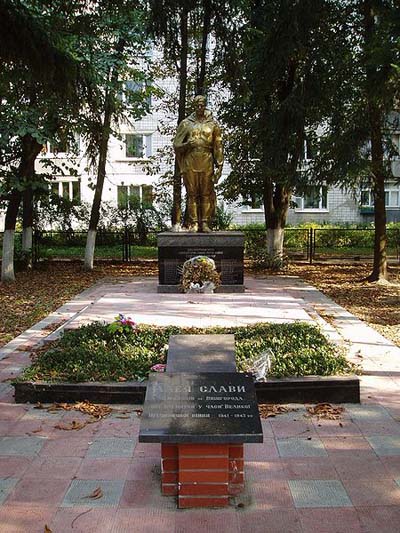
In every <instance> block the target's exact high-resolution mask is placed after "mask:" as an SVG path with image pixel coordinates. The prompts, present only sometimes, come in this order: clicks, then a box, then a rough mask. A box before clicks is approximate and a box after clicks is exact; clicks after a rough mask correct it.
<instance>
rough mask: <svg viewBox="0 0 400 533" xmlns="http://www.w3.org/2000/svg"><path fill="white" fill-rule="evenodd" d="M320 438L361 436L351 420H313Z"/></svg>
mask: <svg viewBox="0 0 400 533" xmlns="http://www.w3.org/2000/svg"><path fill="white" fill-rule="evenodd" d="M313 424H314V427H315V429H316V431H317V433H318V435H319V436H320V437H336V436H337V437H343V436H361V431H360V429H359V427H358V426H357V424H355V423H354V422H353V421H352V420H348V419H344V418H343V419H340V420H313Z"/></svg>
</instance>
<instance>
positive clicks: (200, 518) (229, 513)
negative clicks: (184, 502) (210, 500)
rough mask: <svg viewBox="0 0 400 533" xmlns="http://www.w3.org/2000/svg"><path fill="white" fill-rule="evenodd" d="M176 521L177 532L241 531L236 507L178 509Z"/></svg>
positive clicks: (236, 532)
mask: <svg viewBox="0 0 400 533" xmlns="http://www.w3.org/2000/svg"><path fill="white" fill-rule="evenodd" d="M175 521H176V526H175V533H204V532H206V531H209V532H210V533H211V532H214V531H219V532H221V533H222V532H225V531H229V532H232V533H238V532H239V531H240V529H239V520H238V516H237V513H236V512H235V510H234V509H218V511H216V510H208V509H194V510H191V511H189V512H188V511H178V512H177V513H176V516H175Z"/></svg>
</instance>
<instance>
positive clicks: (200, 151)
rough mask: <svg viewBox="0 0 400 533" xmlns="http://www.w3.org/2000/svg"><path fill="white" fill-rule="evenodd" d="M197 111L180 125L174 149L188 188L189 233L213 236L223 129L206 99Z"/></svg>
mask: <svg viewBox="0 0 400 533" xmlns="http://www.w3.org/2000/svg"><path fill="white" fill-rule="evenodd" d="M194 109H195V111H194V113H192V114H191V115H190V116H189V117H187V118H185V119H184V120H182V122H181V123H180V124H179V126H178V130H177V132H176V136H175V139H174V149H175V153H176V157H177V160H178V164H179V169H180V171H181V175H182V177H183V183H184V184H185V187H186V193H187V209H188V219H189V231H204V232H210V231H211V229H210V220H211V218H212V217H213V215H214V213H215V207H216V196H215V190H214V183H217V182H218V180H219V178H220V177H221V173H222V165H223V162H224V156H223V151H222V141H221V129H220V127H219V125H218V124H217V122H216V121H215V120H214V119H213V117H212V114H211V111H209V110H208V109H206V99H205V97H204V96H196V98H195V99H194Z"/></svg>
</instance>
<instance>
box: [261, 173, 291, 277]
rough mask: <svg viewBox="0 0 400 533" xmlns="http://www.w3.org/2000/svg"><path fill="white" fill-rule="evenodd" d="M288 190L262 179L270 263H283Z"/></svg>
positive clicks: (280, 264) (278, 264) (269, 180)
mask: <svg viewBox="0 0 400 533" xmlns="http://www.w3.org/2000/svg"><path fill="white" fill-rule="evenodd" d="M289 198H290V191H289V190H288V188H287V187H286V186H284V185H279V184H274V183H273V182H272V180H271V179H270V178H266V179H265V180H264V216H265V227H266V228H267V240H266V247H267V254H268V256H269V259H270V262H271V265H274V266H276V267H280V266H282V264H283V237H284V228H285V225H286V218H287V213H288V209H289Z"/></svg>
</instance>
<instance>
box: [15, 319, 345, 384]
mask: <svg viewBox="0 0 400 533" xmlns="http://www.w3.org/2000/svg"><path fill="white" fill-rule="evenodd" d="M124 320H125V322H123V323H121V320H120V321H118V320H117V321H116V322H115V323H113V324H112V325H105V324H103V323H99V322H95V323H92V324H89V325H87V326H82V327H81V328H79V329H77V330H72V331H67V332H66V333H65V334H64V335H63V336H62V337H61V339H60V340H59V341H58V342H56V343H55V344H53V345H52V346H51V347H50V348H49V349H46V350H43V351H42V352H41V353H40V352H39V353H38V354H37V356H36V357H35V358H34V361H33V364H32V365H31V366H30V367H29V368H27V369H26V370H25V372H24V373H23V375H22V376H21V378H20V380H22V381H27V380H28V381H31V380H45V381H53V382H54V381H68V382H81V381H125V380H137V379H139V380H142V379H145V378H146V377H147V376H148V374H149V372H150V371H151V370H150V369H151V367H152V366H153V365H156V364H160V363H165V362H166V357H167V350H168V340H169V337H170V335H178V334H194V335H196V334H202V333H203V334H209V333H215V334H218V333H232V334H234V335H235V343H236V360H237V366H238V370H239V371H249V370H251V368H252V362H253V361H254V360H255V359H256V358H258V357H259V356H260V354H261V353H262V352H264V351H265V350H270V351H271V352H272V353H273V355H274V357H273V360H272V367H271V374H270V375H272V376H274V377H283V376H306V375H322V376H326V375H333V374H346V373H350V372H354V371H355V368H354V366H353V365H351V364H350V363H349V362H348V361H347V360H346V358H345V356H344V354H343V353H342V352H341V351H340V349H338V347H337V346H335V345H333V344H331V343H330V342H329V341H328V340H327V339H326V337H325V336H324V335H323V334H322V333H321V331H320V330H319V328H318V327H316V326H314V325H310V324H304V323H292V324H270V323H259V324H254V325H250V326H240V327H230V328H222V327H213V328H179V327H176V326H167V327H157V326H148V325H141V326H136V325H134V324H132V323H131V322H129V321H128V322H126V319H124Z"/></svg>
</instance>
